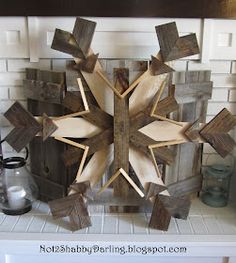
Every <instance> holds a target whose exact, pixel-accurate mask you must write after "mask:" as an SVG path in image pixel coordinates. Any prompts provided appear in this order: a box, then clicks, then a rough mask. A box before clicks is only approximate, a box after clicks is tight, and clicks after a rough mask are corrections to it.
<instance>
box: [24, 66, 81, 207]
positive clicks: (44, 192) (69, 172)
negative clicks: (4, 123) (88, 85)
mask: <svg viewBox="0 0 236 263" xmlns="http://www.w3.org/2000/svg"><path fill="white" fill-rule="evenodd" d="M26 78H27V79H31V80H38V81H44V82H51V83H57V84H60V85H63V86H66V82H65V81H66V78H65V73H64V72H52V71H41V70H38V69H27V70H26ZM28 110H29V111H30V112H31V113H32V114H33V115H34V116H42V115H43V114H44V113H46V114H47V115H48V116H61V115H64V114H65V112H64V108H63V107H62V105H60V104H52V103H47V102H41V101H37V100H32V99H28ZM66 148H67V147H66V145H64V144H61V143H60V142H58V141H56V140H54V139H53V138H51V137H49V138H48V139H47V140H46V141H45V142H43V140H42V137H38V136H37V137H35V138H34V139H33V140H32V141H31V142H30V166H31V171H32V173H33V174H35V175H37V176H38V178H40V179H39V180H40V181H39V180H36V182H38V184H39V187H40V196H39V198H40V200H42V201H46V202H47V201H48V200H53V199H55V198H60V197H63V196H64V195H65V194H66V193H67V187H68V186H69V185H70V183H71V182H72V181H73V180H74V178H75V175H76V172H75V171H74V167H73V169H72V168H71V169H68V168H66V167H65V165H64V163H63V161H62V158H61V154H62V153H63V152H64V150H65V149H66ZM48 181H49V182H51V183H52V184H51V186H50V187H48V184H49V183H47V182H48ZM54 183H55V185H54ZM44 184H45V185H44ZM58 185H59V186H61V189H60V187H59V189H60V190H58V187H57V186H58Z"/></svg>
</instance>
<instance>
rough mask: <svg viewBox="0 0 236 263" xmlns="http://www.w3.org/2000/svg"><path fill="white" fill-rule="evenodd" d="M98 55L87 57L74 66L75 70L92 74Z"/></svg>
mask: <svg viewBox="0 0 236 263" xmlns="http://www.w3.org/2000/svg"><path fill="white" fill-rule="evenodd" d="M98 56H99V54H98V53H97V54H91V55H88V56H87V57H86V58H85V59H82V60H81V61H80V62H78V63H76V64H75V65H74V69H75V70H83V71H85V72H88V73H93V71H94V68H95V65H96V63H97V60H98Z"/></svg>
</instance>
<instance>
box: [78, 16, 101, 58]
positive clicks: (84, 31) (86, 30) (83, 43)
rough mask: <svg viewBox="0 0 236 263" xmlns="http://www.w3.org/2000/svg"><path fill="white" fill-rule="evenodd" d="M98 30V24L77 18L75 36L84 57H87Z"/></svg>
mask: <svg viewBox="0 0 236 263" xmlns="http://www.w3.org/2000/svg"><path fill="white" fill-rule="evenodd" d="M95 28H96V22H93V21H90V20H86V19H83V18H80V17H77V18H76V21H75V25H74V29H73V36H74V38H75V40H76V42H77V44H78V46H79V48H80V50H81V51H82V53H83V55H84V57H87V54H88V51H89V48H90V45H91V42H92V39H93V35H94V32H95Z"/></svg>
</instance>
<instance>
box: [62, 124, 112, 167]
mask: <svg viewBox="0 0 236 263" xmlns="http://www.w3.org/2000/svg"><path fill="white" fill-rule="evenodd" d="M113 140H114V139H113V130H112V129H106V130H104V131H102V132H101V133H99V134H97V135H95V136H93V137H91V138H89V139H86V140H83V141H82V142H81V143H82V144H83V145H87V146H89V151H88V156H90V155H91V154H94V153H95V152H96V151H99V150H101V149H103V148H105V147H107V146H109V145H110V144H112V143H113ZM83 152H84V151H83V150H82V149H79V148H77V147H70V148H69V149H68V150H66V151H65V152H64V153H63V154H62V158H63V161H64V163H65V165H66V166H71V165H72V164H75V163H77V162H78V161H79V160H81V158H82V155H83Z"/></svg>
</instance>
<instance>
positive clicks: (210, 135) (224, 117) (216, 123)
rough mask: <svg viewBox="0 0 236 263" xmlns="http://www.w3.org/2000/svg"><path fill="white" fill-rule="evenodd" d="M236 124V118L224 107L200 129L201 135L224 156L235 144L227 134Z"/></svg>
mask: <svg viewBox="0 0 236 263" xmlns="http://www.w3.org/2000/svg"><path fill="white" fill-rule="evenodd" d="M235 125H236V118H235V117H234V116H233V115H232V114H231V113H230V112H229V111H228V110H227V109H226V108H224V109H223V110H222V111H221V112H220V113H218V114H217V115H216V117H214V118H213V119H212V120H211V121H210V122H209V123H208V124H206V125H205V126H204V127H203V128H202V129H201V130H200V135H201V136H202V137H203V138H204V139H205V140H206V141H207V142H208V143H210V145H211V146H212V147H213V148H214V149H215V150H216V151H217V152H218V153H219V154H220V155H221V156H222V157H223V158H224V157H225V156H226V155H228V154H229V153H230V152H231V151H232V150H233V148H234V146H235V141H234V140H233V139H232V138H231V136H230V135H229V134H227V133H228V132H229V131H230V130H231V129H232V128H233V127H234V126H235Z"/></svg>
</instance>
